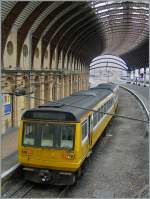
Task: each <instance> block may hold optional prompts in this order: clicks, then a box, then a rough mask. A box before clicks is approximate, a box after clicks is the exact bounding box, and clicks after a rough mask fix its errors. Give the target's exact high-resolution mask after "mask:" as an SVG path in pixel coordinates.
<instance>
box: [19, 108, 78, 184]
mask: <svg viewBox="0 0 150 199" xmlns="http://www.w3.org/2000/svg"><path fill="white" fill-rule="evenodd" d="M49 118H50V119H49ZM68 118H69V117H68V115H66V114H62V113H61V114H60V113H57V112H53V113H52V112H49V113H48V112H39V111H27V113H25V114H24V116H23V118H22V120H21V124H20V129H19V142H18V159H19V162H20V163H21V165H22V166H23V171H24V174H25V178H26V179H28V180H31V181H34V182H38V183H49V184H56V185H66V184H73V183H74V182H75V177H76V175H75V172H76V171H77V170H78V168H79V167H80V165H79V164H80V163H79V159H80V158H79V157H78V153H77V151H78V148H79V146H78V142H77V141H76V140H79V139H80V138H78V133H76V132H77V131H78V128H79V124H78V123H75V122H71V121H68V120H69V119H68Z"/></svg>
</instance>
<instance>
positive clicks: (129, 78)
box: [127, 71, 131, 83]
mask: <svg viewBox="0 0 150 199" xmlns="http://www.w3.org/2000/svg"><path fill="white" fill-rule="evenodd" d="M127 83H131V71H127Z"/></svg>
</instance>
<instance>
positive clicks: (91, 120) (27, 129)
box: [18, 84, 119, 185]
mask: <svg viewBox="0 0 150 199" xmlns="http://www.w3.org/2000/svg"><path fill="white" fill-rule="evenodd" d="M118 89H119V87H118V86H117V85H115V84H100V85H98V86H97V87H95V88H91V89H89V90H87V91H80V92H77V93H74V94H72V95H71V96H69V97H66V98H64V99H62V100H59V101H57V103H54V102H53V103H52V102H51V103H47V104H44V105H41V106H39V107H38V108H34V109H30V110H27V111H26V112H25V113H24V114H23V116H22V119H21V123H20V128H19V139H18V159H19V162H20V163H21V165H22V168H23V172H24V175H25V178H26V179H28V180H31V181H34V182H39V183H49V184H55V185H70V184H73V183H74V182H75V181H76V179H77V177H78V176H80V174H81V173H82V168H83V165H84V163H85V162H86V160H87V159H88V157H89V156H90V154H91V153H92V148H93V146H94V145H95V143H96V141H97V140H98V139H99V137H100V136H101V134H102V132H103V131H104V129H105V127H106V126H107V125H108V123H109V121H110V120H111V118H112V115H109V114H104V113H106V112H107V113H114V112H115V110H116V107H117V104H118ZM92 110H94V111H92Z"/></svg>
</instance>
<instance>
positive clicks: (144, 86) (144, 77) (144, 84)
mask: <svg viewBox="0 0 150 199" xmlns="http://www.w3.org/2000/svg"><path fill="white" fill-rule="evenodd" d="M145 86H146V68H144V87H145Z"/></svg>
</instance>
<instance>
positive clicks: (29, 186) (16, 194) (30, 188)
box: [2, 181, 70, 198]
mask: <svg viewBox="0 0 150 199" xmlns="http://www.w3.org/2000/svg"><path fill="white" fill-rule="evenodd" d="M36 186H37V187H38V186H39V184H35V183H34V184H33V183H31V182H29V181H23V182H21V183H20V184H18V185H17V187H15V188H13V189H10V190H8V191H7V192H6V193H4V194H3V195H2V197H3V198H25V197H26V196H27V197H29V196H30V197H32V194H34V188H35V189H36ZM69 188H70V186H62V187H56V186H54V187H51V186H50V189H51V191H50V194H49V197H50V198H53V197H55V198H63V197H64V196H65V194H66V192H67V191H68V190H69ZM30 192H31V194H30ZM32 192H33V193H32ZM35 192H36V190H35Z"/></svg>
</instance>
